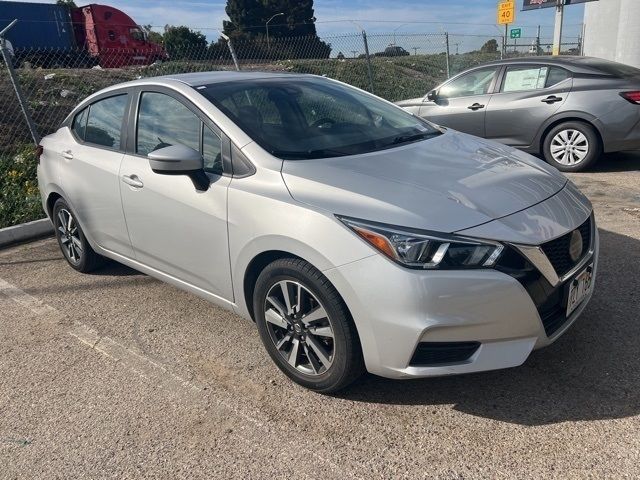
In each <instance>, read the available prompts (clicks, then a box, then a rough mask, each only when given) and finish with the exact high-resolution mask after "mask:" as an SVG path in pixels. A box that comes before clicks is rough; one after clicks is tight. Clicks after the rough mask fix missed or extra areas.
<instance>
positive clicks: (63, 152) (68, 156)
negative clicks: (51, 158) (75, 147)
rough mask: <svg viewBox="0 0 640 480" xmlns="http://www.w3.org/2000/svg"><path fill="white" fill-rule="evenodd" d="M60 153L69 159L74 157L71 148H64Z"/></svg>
mask: <svg viewBox="0 0 640 480" xmlns="http://www.w3.org/2000/svg"><path fill="white" fill-rule="evenodd" d="M60 155H62V156H63V157H64V158H66V159H67V160H71V159H72V158H73V152H72V151H71V150H63V151H62V152H60Z"/></svg>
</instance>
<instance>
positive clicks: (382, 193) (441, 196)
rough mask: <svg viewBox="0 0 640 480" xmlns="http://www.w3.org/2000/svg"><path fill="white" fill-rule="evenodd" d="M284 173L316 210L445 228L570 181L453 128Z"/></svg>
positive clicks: (290, 164) (492, 214)
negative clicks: (387, 147)
mask: <svg viewBox="0 0 640 480" xmlns="http://www.w3.org/2000/svg"><path fill="white" fill-rule="evenodd" d="M282 175H283V178H284V181H285V183H286V185H287V188H288V189H289V191H290V193H291V195H292V196H293V198H294V199H295V200H297V201H299V202H302V203H306V204H308V205H310V206H313V207H315V208H319V209H323V210H326V211H329V212H331V213H333V214H338V215H344V216H350V217H356V218H360V219H365V220H373V221H376V222H382V223H388V224H393V225H398V226H406V227H412V228H420V229H425V230H435V231H439V232H456V231H458V230H463V229H467V228H471V227H475V226H477V225H480V224H483V223H486V222H490V221H492V220H495V219H497V218H501V217H505V216H507V215H510V214H512V213H515V212H518V211H521V210H524V209H526V208H528V207H530V206H532V205H535V204H537V203H540V202H542V201H544V200H546V199H547V198H549V197H551V196H553V195H555V194H556V193H557V192H559V191H560V190H561V189H562V188H563V187H564V185H565V184H566V182H567V180H566V178H565V177H564V176H563V175H562V174H560V173H559V172H558V171H557V170H556V169H554V168H552V167H550V166H549V165H547V164H546V163H544V162H542V161H541V160H538V159H537V158H535V157H532V156H531V155H528V154H526V153H523V152H520V151H518V150H515V149H513V148H511V147H507V146H504V145H501V144H497V143H494V142H491V141H488V140H483V139H480V138H477V137H473V136H471V135H466V134H463V133H459V132H455V131H452V130H448V131H447V132H446V133H444V134H442V135H439V136H438V137H434V138H431V139H428V140H424V141H420V142H415V143H411V144H408V145H404V146H400V147H397V148H393V149H388V150H382V151H378V152H372V153H367V154H362V155H353V156H345V157H336V158H328V159H317V160H316V159H314V160H286V161H284V162H283V166H282Z"/></svg>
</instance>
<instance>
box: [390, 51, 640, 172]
mask: <svg viewBox="0 0 640 480" xmlns="http://www.w3.org/2000/svg"><path fill="white" fill-rule="evenodd" d="M398 105H401V106H403V107H404V108H406V109H407V110H408V111H410V112H411V113H413V114H415V115H418V116H420V117H423V118H426V119H428V120H430V121H432V122H435V123H437V124H439V125H443V126H446V127H450V128H454V129H456V130H459V131H461V132H465V133H470V134H472V135H477V136H480V137H484V138H488V139H491V140H496V141H498V142H501V143H504V144H506V145H510V146H513V147H517V148H519V149H521V150H524V151H526V152H529V153H533V154H536V155H538V154H540V155H542V156H543V157H544V158H545V160H546V161H547V162H549V163H550V164H551V165H553V166H554V167H556V168H558V169H559V170H562V171H565V172H577V171H580V170H584V169H585V168H588V167H589V166H591V165H593V164H594V163H595V162H596V161H597V160H598V158H599V157H600V155H601V153H602V152H605V153H607V152H618V151H621V150H638V149H640V69H637V68H634V67H630V66H628V65H623V64H620V63H615V62H609V61H607V60H601V59H597V58H590V57H528V58H517V59H509V60H504V61H499V62H492V63H488V64H486V65H483V66H480V67H475V68H473V69H470V70H467V71H465V72H463V73H461V74H459V75H457V76H455V77H454V78H452V79H451V80H448V81H446V82H445V83H443V84H442V85H440V86H439V87H436V88H435V89H433V90H431V91H430V92H428V93H427V94H426V95H425V96H424V97H421V98H414V99H411V100H403V101H401V102H398Z"/></svg>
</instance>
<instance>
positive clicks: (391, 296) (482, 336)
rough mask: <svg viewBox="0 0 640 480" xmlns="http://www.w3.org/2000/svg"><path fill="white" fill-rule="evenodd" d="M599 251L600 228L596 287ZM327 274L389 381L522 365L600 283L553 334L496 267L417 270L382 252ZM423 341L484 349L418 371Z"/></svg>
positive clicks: (371, 364) (370, 360)
mask: <svg viewBox="0 0 640 480" xmlns="http://www.w3.org/2000/svg"><path fill="white" fill-rule="evenodd" d="M598 251H599V239H598V235H597V230H596V231H595V235H594V238H593V252H592V253H590V255H591V257H592V259H593V278H594V282H595V276H596V273H597V259H598ZM589 263H591V262H589ZM323 273H324V274H325V275H326V276H327V278H328V279H329V280H330V281H331V282H332V283H333V285H334V286H335V287H336V288H337V290H338V291H339V292H340V293H341V294H342V296H343V298H344V300H345V302H346V304H347V306H348V307H349V309H350V311H351V314H352V315H353V318H354V321H355V323H356V326H357V329H358V333H359V335H360V341H361V344H362V349H363V353H364V359H365V364H366V366H367V370H368V371H369V372H371V373H374V374H377V375H380V376H384V377H388V378H412V377H415V378H417V377H430V376H441V375H454V374H462V373H471V372H479V371H486V370H494V369H500V368H509V367H515V366H518V365H521V364H522V363H523V362H524V361H525V360H526V359H527V357H528V356H529V354H530V353H531V351H532V350H533V349H535V348H541V347H544V346H547V345H549V344H551V343H552V342H554V341H555V340H556V339H557V338H558V337H560V336H561V335H562V334H563V333H564V332H565V331H566V330H567V329H568V328H569V327H570V326H571V324H572V323H573V322H575V320H576V319H577V318H578V317H579V316H580V314H581V313H582V311H583V310H584V308H585V307H586V305H587V303H588V302H589V300H590V298H591V295H592V292H593V286H592V288H591V293H590V294H589V296H588V297H587V298H586V299H585V300H584V301H583V302H582V303H581V305H580V306H579V307H578V308H577V309H576V310H575V311H574V312H573V313H572V314H571V315H570V317H568V318H567V319H566V321H564V322H563V323H562V326H561V327H560V328H558V329H557V330H555V331H554V332H553V334H552V335H551V336H547V334H546V333H545V328H544V326H543V323H542V320H541V317H540V314H539V313H538V309H537V308H536V306H535V304H534V302H533V300H532V297H531V295H530V294H529V293H528V292H527V290H526V289H525V288H524V287H523V286H522V285H521V283H520V282H518V281H517V280H516V279H515V278H513V277H512V276H510V275H507V274H506V273H502V272H499V271H496V270H468V271H418V270H409V269H405V268H402V267H400V266H398V265H396V264H394V263H392V262H391V261H389V260H387V259H386V258H384V257H382V256H380V255H376V256H372V257H368V258H365V259H362V260H359V261H357V262H353V263H350V264H347V265H344V266H342V267H339V268H334V269H331V270H327V271H325V272H323ZM567 281H570V280H567ZM422 342H429V343H437V342H447V343H452V342H453V343H455V342H479V343H480V346H479V348H477V349H476V350H475V352H474V353H473V355H472V356H471V357H469V358H468V359H466V360H464V361H460V362H454V363H449V364H438V365H433V366H413V365H411V359H412V356H413V354H414V352H415V350H416V348H417V347H418V344H420V343H422Z"/></svg>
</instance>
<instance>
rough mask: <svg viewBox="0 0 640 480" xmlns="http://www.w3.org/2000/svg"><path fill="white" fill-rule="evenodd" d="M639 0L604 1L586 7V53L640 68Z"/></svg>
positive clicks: (591, 3) (588, 4)
mask: <svg viewBox="0 0 640 480" xmlns="http://www.w3.org/2000/svg"><path fill="white" fill-rule="evenodd" d="M639 3H640V1H638V0H600V1H598V2H590V3H587V4H586V5H585V8H584V23H585V35H584V37H585V38H584V54H585V55H589V56H592V57H600V58H606V59H607V60H614V61H616V62H621V63H626V64H628V65H632V66H634V67H640V8H638V4H639Z"/></svg>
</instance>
